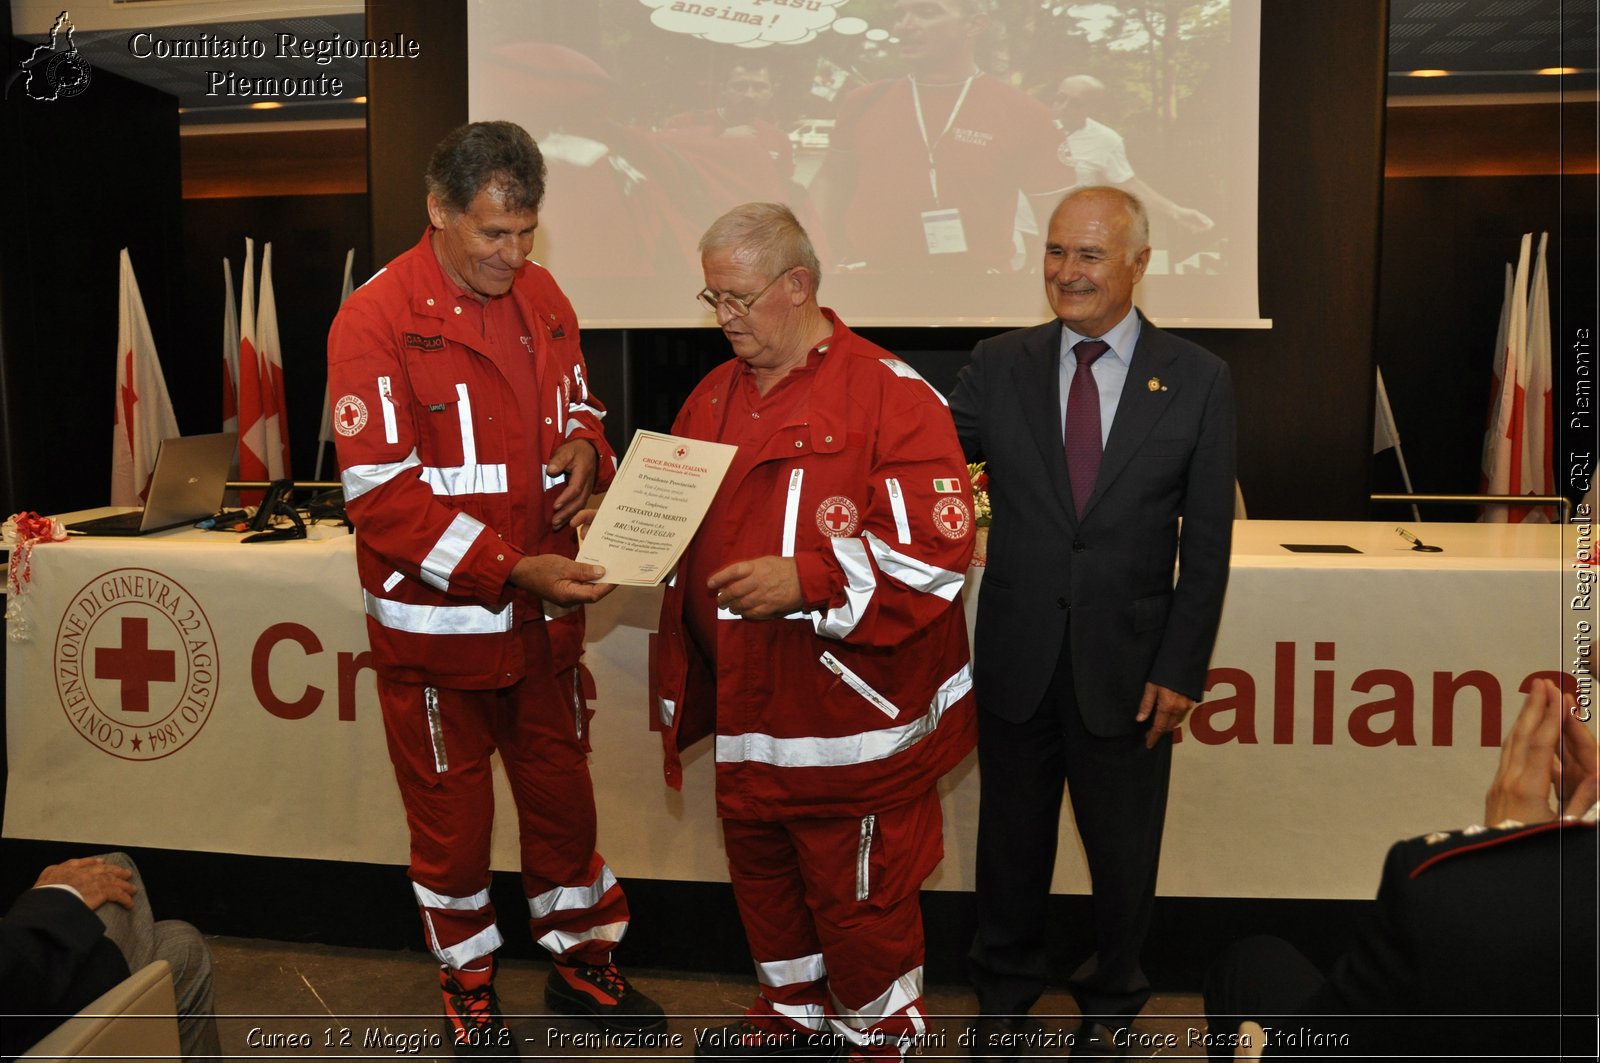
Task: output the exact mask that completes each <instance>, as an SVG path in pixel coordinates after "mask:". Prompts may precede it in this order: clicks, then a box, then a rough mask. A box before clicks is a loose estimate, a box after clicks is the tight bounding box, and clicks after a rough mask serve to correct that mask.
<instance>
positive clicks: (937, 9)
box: [811, 0, 1061, 275]
mask: <svg viewBox="0 0 1600 1063" xmlns="http://www.w3.org/2000/svg"><path fill="white" fill-rule="evenodd" d="M988 7H989V4H988V3H987V0H896V2H895V5H894V19H895V21H894V33H895V36H896V38H897V39H898V40H899V42H900V43H899V48H900V55H901V57H902V58H903V59H904V60H905V61H906V64H907V65H908V66H909V67H910V70H911V72H910V73H909V74H908V75H907V76H905V77H901V78H893V79H890V80H886V81H879V82H874V83H873V84H871V85H867V86H864V87H862V88H859V89H857V90H855V91H854V92H852V93H851V94H850V95H848V96H846V97H845V98H844V100H843V101H842V102H841V103H840V105H839V116H838V122H837V124H836V125H835V126H834V129H833V134H832V137H831V139H830V143H829V150H828V155H827V158H826V159H825V160H824V162H823V165H822V169H821V170H820V171H819V172H818V174H817V177H816V180H815V181H814V182H813V184H812V186H811V193H812V196H813V197H814V198H815V199H816V201H817V204H818V208H819V210H820V211H821V212H822V216H823V218H824V219H826V221H827V225H828V239H829V243H830V245H831V247H832V248H833V249H834V251H835V254H836V256H837V258H838V261H839V263H840V265H841V266H843V267H845V268H852V269H864V270H869V271H871V272H874V273H881V272H884V271H887V270H895V271H908V270H914V271H919V272H927V271H933V272H940V273H959V274H962V275H973V274H983V273H1010V272H1013V271H1014V270H1016V269H1018V268H1020V267H1021V265H1022V264H1023V263H1024V262H1029V261H1032V260H1033V258H1032V256H1031V255H1028V254H1026V253H1025V252H1026V248H1019V247H1018V244H1017V240H1018V239H1019V237H1020V236H1027V237H1031V238H1033V240H1034V242H1037V234H1038V230H1039V225H1038V222H1037V220H1036V217H1043V216H1044V214H1045V213H1047V212H1048V210H1049V208H1050V207H1051V206H1053V205H1054V202H1053V197H1048V196H1047V195H1046V194H1047V193H1048V192H1049V191H1050V190H1052V189H1056V188H1059V187H1060V185H1061V175H1060V170H1061V166H1060V164H1059V163H1058V162H1057V161H1056V158H1055V148H1056V142H1057V141H1058V140H1059V136H1058V135H1057V133H1056V129H1055V126H1054V124H1053V122H1052V119H1051V115H1050V110H1049V108H1047V107H1046V106H1045V105H1044V104H1042V103H1040V102H1039V101H1038V100H1036V99H1034V98H1033V97H1031V96H1029V95H1028V94H1027V93H1025V92H1022V91H1021V90H1019V89H1017V88H1015V87H1014V86H1012V85H1011V84H1009V83H1008V82H1007V81H1005V80H1004V79H1003V78H1000V77H996V76H994V75H993V74H987V73H984V71H983V70H981V69H980V68H979V66H978V63H977V58H976V53H977V46H978V42H979V41H980V40H981V39H982V37H983V35H984V33H985V32H986V31H987V30H988V26H989V16H988ZM1019 193H1021V194H1022V195H1023V197H1024V199H1023V202H1024V203H1026V207H1024V206H1023V205H1022V204H1020V203H1019V200H1018V194H1019ZM1029 197H1043V198H1039V199H1038V201H1037V202H1036V203H1035V202H1034V201H1033V200H1032V199H1030V198H1029ZM1036 206H1037V207H1039V208H1041V210H1040V213H1039V214H1038V215H1037V216H1035V215H1034V214H1033V212H1032V211H1033V208H1034V207H1036Z"/></svg>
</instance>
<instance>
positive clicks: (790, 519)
mask: <svg viewBox="0 0 1600 1063" xmlns="http://www.w3.org/2000/svg"><path fill="white" fill-rule="evenodd" d="M805 478H806V471H805V470H804V469H790V470H789V497H788V498H787V499H786V500H785V501H784V503H783V556H784V557H793V556H794V533H795V522H796V521H797V520H799V518H800V485H801V484H802V483H803V482H805Z"/></svg>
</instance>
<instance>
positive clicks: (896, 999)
mask: <svg viewBox="0 0 1600 1063" xmlns="http://www.w3.org/2000/svg"><path fill="white" fill-rule="evenodd" d="M828 1002H829V1006H830V1009H831V1010H832V1011H833V1013H834V1015H835V1016H837V1017H836V1018H833V1019H830V1020H829V1021H830V1023H831V1024H832V1026H833V1028H834V1031H835V1032H836V1033H838V1034H839V1036H840V1037H841V1038H843V1039H844V1040H845V1041H846V1043H848V1044H849V1045H851V1046H852V1047H851V1050H852V1051H853V1052H854V1053H855V1054H856V1055H857V1056H860V1057H861V1058H864V1059H903V1058H904V1057H905V1055H906V1054H907V1052H908V1051H909V1050H910V1049H911V1046H912V1045H913V1044H914V1043H915V1040H916V1039H917V1038H919V1037H922V1036H923V1035H925V1034H926V1033H927V1032H928V1023H927V1015H926V1013H925V1011H924V1010H923V1006H922V968H921V967H917V968H915V969H913V970H910V971H907V972H906V973H905V974H903V975H901V976H900V977H899V978H896V979H895V980H894V982H893V983H892V984H891V985H890V986H889V988H888V989H886V990H884V991H883V992H882V993H881V994H879V995H878V997H877V998H876V999H874V1000H871V1001H868V1002H867V1003H866V1004H863V1005H861V1006H860V1007H859V1008H850V1007H848V1006H847V1005H845V1004H844V1003H843V1002H841V1001H840V1000H839V998H838V997H836V996H834V995H833V994H832V993H830V994H829V995H828Z"/></svg>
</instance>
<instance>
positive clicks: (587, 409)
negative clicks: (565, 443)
mask: <svg viewBox="0 0 1600 1063" xmlns="http://www.w3.org/2000/svg"><path fill="white" fill-rule="evenodd" d="M587 397H588V396H587V395H585V398H587ZM567 413H568V414H570V415H572V416H569V417H568V418H567V431H566V434H567V435H569V436H570V435H571V434H572V433H573V432H574V431H575V430H577V429H579V428H582V427H583V421H581V420H580V419H579V418H578V417H577V416H576V415H577V414H581V413H586V414H588V415H589V416H591V417H593V418H594V419H595V420H597V421H604V420H605V419H606V412H605V411H604V410H598V409H595V408H594V407H593V406H590V405H589V404H588V403H587V402H571V403H568V404H567Z"/></svg>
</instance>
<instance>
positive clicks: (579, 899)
mask: <svg viewBox="0 0 1600 1063" xmlns="http://www.w3.org/2000/svg"><path fill="white" fill-rule="evenodd" d="M591 866H592V867H595V868H597V870H596V873H595V877H594V878H593V879H592V880H590V881H589V882H588V883H586V884H583V885H575V886H555V887H553V888H551V889H548V890H545V891H544V892H542V893H540V894H537V895H536V896H533V897H529V898H528V927H529V929H530V931H531V932H532V934H533V937H534V940H535V941H537V942H538V943H539V944H540V945H541V946H543V947H544V948H545V949H546V950H547V951H549V952H550V954H551V955H553V956H559V957H562V958H565V959H569V960H571V961H573V962H576V963H590V964H593V963H605V962H606V961H607V960H608V959H610V957H611V950H612V948H613V947H614V946H615V945H616V944H617V942H619V941H621V940H622V936H623V935H624V934H626V933H627V932H628V901H627V898H626V897H624V896H623V893H622V887H621V886H619V885H617V879H616V876H615V875H613V874H612V873H611V868H609V867H607V866H606V864H605V862H604V861H603V860H601V859H600V854H599V853H595V854H594V856H593V859H592V861H591Z"/></svg>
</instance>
